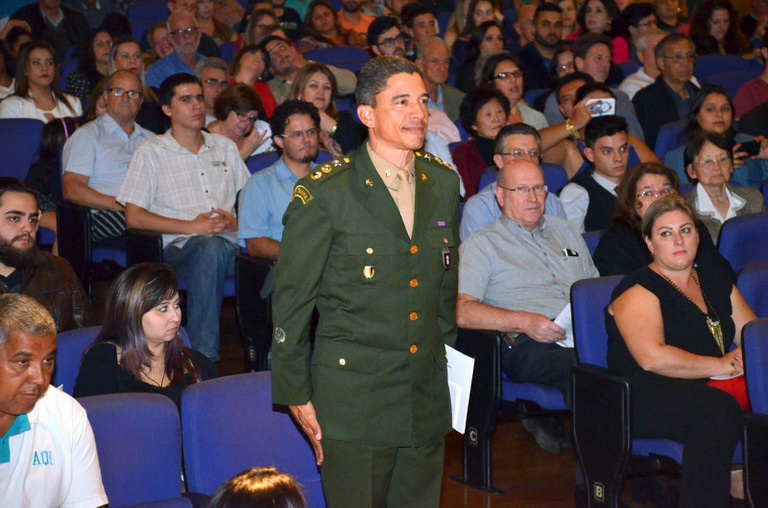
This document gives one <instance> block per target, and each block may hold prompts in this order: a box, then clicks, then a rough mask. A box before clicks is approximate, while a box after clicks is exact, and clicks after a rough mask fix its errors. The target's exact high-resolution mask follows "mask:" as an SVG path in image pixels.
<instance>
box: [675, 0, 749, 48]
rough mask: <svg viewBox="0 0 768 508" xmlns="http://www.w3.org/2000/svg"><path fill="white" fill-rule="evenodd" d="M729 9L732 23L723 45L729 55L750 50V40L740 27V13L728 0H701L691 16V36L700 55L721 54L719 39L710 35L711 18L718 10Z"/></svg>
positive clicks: (729, 25)
mask: <svg viewBox="0 0 768 508" xmlns="http://www.w3.org/2000/svg"><path fill="white" fill-rule="evenodd" d="M720 9H725V10H726V11H728V17H729V20H730V23H729V24H728V31H727V32H726V33H725V37H723V47H724V48H725V52H726V53H727V54H729V55H743V54H744V53H746V52H748V51H749V49H750V48H749V42H748V41H747V39H746V37H745V36H744V34H742V33H741V30H739V28H738V24H739V23H738V21H739V15H738V13H737V12H736V9H734V8H733V5H732V4H731V2H729V1H728V0H701V1H700V2H698V3H697V4H696V8H695V9H694V11H693V15H692V16H691V22H690V25H691V30H690V36H691V40H692V41H693V44H694V47H695V48H696V53H697V54H699V55H710V54H720V49H719V47H718V44H717V39H715V38H714V37H712V36H711V35H709V19H710V18H711V17H712V14H713V13H714V12H715V11H716V10H720Z"/></svg>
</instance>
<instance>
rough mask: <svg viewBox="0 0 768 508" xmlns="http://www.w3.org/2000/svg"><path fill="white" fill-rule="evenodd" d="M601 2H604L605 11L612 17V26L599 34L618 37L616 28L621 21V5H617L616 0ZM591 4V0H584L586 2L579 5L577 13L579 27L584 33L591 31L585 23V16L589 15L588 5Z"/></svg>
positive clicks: (601, 1) (602, 0)
mask: <svg viewBox="0 0 768 508" xmlns="http://www.w3.org/2000/svg"><path fill="white" fill-rule="evenodd" d="M600 3H601V4H603V7H605V12H606V14H608V17H609V18H610V19H611V21H610V22H609V23H610V28H609V29H608V30H607V31H606V32H603V33H602V34H599V35H608V36H610V37H616V36H617V35H619V34H618V33H617V30H616V25H618V23H619V7H618V6H617V5H616V2H614V1H613V0H600ZM588 4H589V0H584V3H582V4H581V7H579V10H578V12H577V13H576V22H577V23H578V24H579V27H580V28H581V31H582V32H583V33H584V34H587V33H589V31H588V30H587V25H586V23H585V21H584V20H585V18H586V16H587V6H588Z"/></svg>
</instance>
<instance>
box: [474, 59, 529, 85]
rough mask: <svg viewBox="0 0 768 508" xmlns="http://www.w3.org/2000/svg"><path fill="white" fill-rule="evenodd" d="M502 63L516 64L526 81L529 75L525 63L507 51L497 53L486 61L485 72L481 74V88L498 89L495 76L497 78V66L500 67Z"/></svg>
mask: <svg viewBox="0 0 768 508" xmlns="http://www.w3.org/2000/svg"><path fill="white" fill-rule="evenodd" d="M502 62H512V63H513V64H515V65H516V66H517V67H518V68H519V69H520V70H521V71H522V72H523V79H525V75H526V73H527V71H526V68H525V62H523V60H522V59H521V58H520V57H519V56H517V55H513V54H512V53H507V52H506V51H502V52H501V53H496V54H493V55H491V56H489V57H488V60H486V61H485V65H484V66H483V72H482V73H481V74H480V79H481V81H482V82H481V83H480V86H489V87H491V88H496V85H495V81H496V80H495V76H496V66H498V65H499V64H500V63H502Z"/></svg>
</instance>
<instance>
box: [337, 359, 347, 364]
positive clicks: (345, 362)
mask: <svg viewBox="0 0 768 508" xmlns="http://www.w3.org/2000/svg"><path fill="white" fill-rule="evenodd" d="M346 364H347V361H346V360H345V359H344V358H339V365H346Z"/></svg>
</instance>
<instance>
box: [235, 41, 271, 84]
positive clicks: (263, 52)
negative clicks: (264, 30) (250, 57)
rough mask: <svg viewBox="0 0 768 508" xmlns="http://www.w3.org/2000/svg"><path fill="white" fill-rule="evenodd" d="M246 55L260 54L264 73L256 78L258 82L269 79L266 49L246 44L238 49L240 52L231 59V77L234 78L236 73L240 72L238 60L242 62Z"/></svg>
mask: <svg viewBox="0 0 768 508" xmlns="http://www.w3.org/2000/svg"><path fill="white" fill-rule="evenodd" d="M248 53H259V54H261V58H262V59H263V60H264V71H263V72H262V73H261V76H259V77H258V80H259V81H266V79H267V78H268V77H269V54H268V53H267V50H266V49H264V48H263V47H262V46H260V45H258V44H248V45H246V46H243V47H242V48H240V51H238V52H237V53H236V54H235V58H234V59H232V76H235V75H237V73H238V72H240V60H242V59H243V56H245V55H247V54H248Z"/></svg>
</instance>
